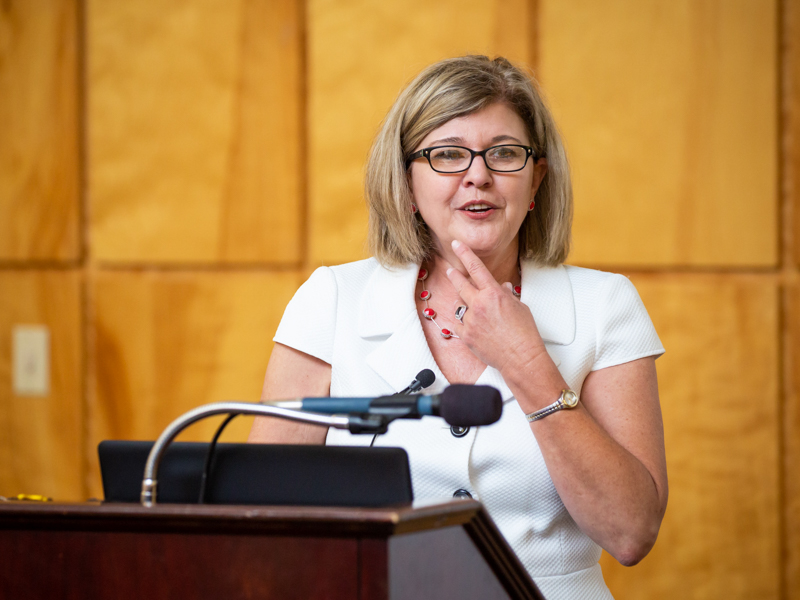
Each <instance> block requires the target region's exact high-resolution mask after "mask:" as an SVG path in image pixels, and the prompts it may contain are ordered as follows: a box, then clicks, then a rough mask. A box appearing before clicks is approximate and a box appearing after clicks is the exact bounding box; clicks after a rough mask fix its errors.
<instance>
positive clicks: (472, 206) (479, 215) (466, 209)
mask: <svg viewBox="0 0 800 600" xmlns="http://www.w3.org/2000/svg"><path fill="white" fill-rule="evenodd" d="M458 210H459V211H460V212H462V213H464V214H465V215H466V216H468V217H469V218H470V219H473V220H481V219H487V218H489V216H491V215H492V214H493V213H494V211H495V210H497V207H495V206H494V205H493V204H489V203H487V202H470V203H469V204H465V205H464V206H462V207H461V208H460V209H458Z"/></svg>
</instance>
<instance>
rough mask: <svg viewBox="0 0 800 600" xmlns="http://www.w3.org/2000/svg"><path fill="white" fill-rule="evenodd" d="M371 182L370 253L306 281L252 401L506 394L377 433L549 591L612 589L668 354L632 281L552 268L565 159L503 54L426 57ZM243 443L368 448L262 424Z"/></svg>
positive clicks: (649, 533)
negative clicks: (427, 377) (459, 391)
mask: <svg viewBox="0 0 800 600" xmlns="http://www.w3.org/2000/svg"><path fill="white" fill-rule="evenodd" d="M366 194H367V200H368V204H369V209H370V232H369V237H370V243H371V247H372V251H373V253H374V258H371V259H368V260H365V261H359V262H356V263H351V264H346V265H340V266H338V267H332V268H321V269H318V270H317V271H316V272H315V273H314V274H313V275H312V276H311V278H310V279H309V280H308V281H307V282H306V283H305V284H304V285H303V286H302V287H301V288H300V290H299V291H298V292H297V294H296V296H295V298H294V299H293V300H292V302H291V303H290V304H289V306H288V307H287V309H286V313H285V314H284V318H283V321H282V322H281V325H280V327H279V329H278V332H277V334H276V336H275V341H276V342H277V343H276V345H275V349H274V350H273V353H272V357H271V359H270V363H269V366H268V369H267V374H266V379H265V384H264V398H288V397H297V396H325V395H329V394H330V395H332V396H371V395H378V394H390V393H393V392H396V391H399V390H401V389H402V388H404V387H405V386H406V385H407V384H408V383H409V382H410V381H411V380H412V379H413V377H414V375H415V374H416V373H417V372H418V371H420V370H421V369H424V368H430V369H432V370H433V371H434V373H435V374H436V382H435V383H434V385H433V386H432V387H431V388H429V390H428V391H429V392H431V393H436V392H438V391H441V389H443V388H444V387H445V386H446V385H448V384H449V383H456V382H458V383H478V384H486V385H492V386H494V387H496V388H498V389H499V390H500V391H501V393H502V395H503V400H504V407H503V415H502V418H501V419H500V421H499V422H498V423H496V424H494V425H492V426H488V427H480V428H472V429H471V430H469V431H467V432H464V431H461V430H455V429H454V430H452V431H451V430H450V429H448V428H447V426H446V425H445V424H443V422H442V421H441V420H440V419H436V418H425V419H423V420H422V421H421V422H412V421H406V422H395V423H393V424H392V425H391V427H390V429H389V432H388V433H387V434H386V435H383V436H380V437H379V438H378V439H377V442H376V444H378V445H387V446H401V447H404V448H405V449H406V450H407V451H408V453H409V458H410V462H411V469H412V479H413V486H414V494H415V498H416V499H446V498H450V497H452V496H453V495H456V496H464V495H471V496H472V497H474V498H477V499H479V500H480V501H481V502H483V503H484V505H485V506H486V507H487V510H488V511H489V513H490V514H491V515H492V517H493V518H494V520H495V521H496V523H497V525H498V527H499V529H500V530H501V531H502V533H503V534H504V535H505V537H506V539H507V540H508V541H509V543H510V544H511V545H512V547H513V548H514V550H515V551H516V552H517V554H518V555H519V557H520V559H521V560H522V562H523V564H525V566H526V568H527V569H528V570H529V571H530V573H531V575H532V576H533V577H534V579H535V581H536V582H537V584H538V585H539V587H540V588H541V589H542V591H543V593H544V594H545V596H546V597H547V598H610V597H611V595H610V593H609V592H608V589H607V588H606V586H605V583H604V582H603V578H602V573H601V571H600V567H599V565H598V559H599V557H600V548H601V547H602V548H605V549H606V550H607V551H608V552H609V553H610V554H612V555H613V556H614V557H615V558H616V559H617V560H619V561H620V562H621V563H623V564H625V565H632V564H635V563H637V562H638V561H639V560H641V559H642V558H643V557H644V556H645V555H646V554H647V553H648V551H649V550H650V548H651V547H652V545H653V543H654V542H655V539H656V536H657V534H658V529H659V526H660V524H661V519H662V517H663V514H664V510H665V508H666V503H667V476H666V461H665V456H664V443H663V431H662V423H661V413H660V408H659V401H658V386H657V383H656V370H655V358H656V357H657V356H659V355H660V354H662V353H663V348H662V347H661V343H660V342H659V339H658V336H657V335H656V333H655V330H654V329H653V326H652V323H651V322H650V319H649V317H648V316H647V312H646V310H645V309H644V306H643V305H642V303H641V301H640V300H639V297H638V295H637V293H636V291H635V289H634V288H633V286H632V285H631V284H630V282H628V280H627V279H626V278H624V277H622V276H620V275H612V274H608V273H602V272H599V271H592V270H588V269H580V268H575V267H567V266H564V265H563V264H562V263H563V261H564V260H565V259H566V256H567V253H568V246H569V228H570V223H571V214H572V197H571V186H570V180H569V171H568V166H567V162H566V158H565V155H564V150H563V147H562V144H561V141H560V139H559V136H558V133H557V131H556V128H555V125H554V123H553V121H552V118H551V117H550V114H549V113H548V111H547V109H546V107H545V106H544V103H543V102H542V100H541V98H540V96H539V93H538V92H537V90H536V88H535V87H534V85H533V84H532V83H531V81H530V80H529V79H528V78H527V77H526V76H525V75H524V74H523V73H522V72H521V71H519V70H518V69H516V68H515V67H513V66H512V65H511V64H510V63H509V62H508V61H506V60H505V59H502V58H498V59H495V60H493V61H490V60H489V59H488V58H486V57H480V56H468V57H463V58H456V59H450V60H445V61H442V62H440V63H437V64H435V65H433V66H431V67H429V68H427V69H426V70H425V71H423V72H422V73H421V74H420V75H419V76H418V77H417V78H416V79H415V80H414V81H413V82H412V83H411V84H410V85H409V87H408V88H407V89H406V90H405V91H404V92H402V93H401V95H400V96H399V98H398V99H397V101H396V102H395V104H394V106H393V107H392V109H391V110H390V112H389V114H388V116H387V117H386V119H385V121H384V123H383V125H382V127H381V130H380V132H379V134H378V136H377V139H376V141H375V143H374V145H373V148H372V152H371V155H370V159H369V164H368V167H367V182H366ZM464 307H466V308H464ZM578 399H579V400H578ZM576 401H577V404H576ZM573 405H574V406H573ZM526 417H527V418H526ZM326 436H327V437H326ZM251 439H252V440H254V441H262V442H284V443H286V442H289V443H315V444H321V443H325V442H326V440H327V443H329V444H368V443H369V441H370V439H369V438H368V437H367V438H366V439H364V438H363V437H359V436H351V435H350V434H349V433H347V432H342V431H338V430H336V431H333V430H331V431H330V432H327V431H326V430H324V429H320V428H318V427H314V426H308V425H301V424H290V423H286V422H273V421H270V420H258V421H257V422H256V423H255V424H254V426H253V431H252V433H251Z"/></svg>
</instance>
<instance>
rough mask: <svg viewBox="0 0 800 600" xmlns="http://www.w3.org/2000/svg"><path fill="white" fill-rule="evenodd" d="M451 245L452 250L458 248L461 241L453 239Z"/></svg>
mask: <svg viewBox="0 0 800 600" xmlns="http://www.w3.org/2000/svg"><path fill="white" fill-rule="evenodd" d="M451 246H453V249H454V250H458V248H459V247H460V246H461V242H459V241H458V240H453V242H452V243H451Z"/></svg>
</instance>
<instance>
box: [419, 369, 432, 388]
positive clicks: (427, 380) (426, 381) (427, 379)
mask: <svg viewBox="0 0 800 600" xmlns="http://www.w3.org/2000/svg"><path fill="white" fill-rule="evenodd" d="M435 380H436V375H434V374H433V371H431V370H430V369H422V371H420V372H419V373H417V381H419V382H420V384H421V385H420V388H423V389H424V388H426V387H430V386H431V385H433V382H434V381H435Z"/></svg>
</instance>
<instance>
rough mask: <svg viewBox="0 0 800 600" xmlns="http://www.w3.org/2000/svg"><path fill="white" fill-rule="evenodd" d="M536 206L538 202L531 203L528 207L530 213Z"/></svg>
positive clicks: (532, 201)
mask: <svg viewBox="0 0 800 600" xmlns="http://www.w3.org/2000/svg"><path fill="white" fill-rule="evenodd" d="M534 206H536V200H531V203H530V205H529V206H528V212H531V211H532V210H533V207H534Z"/></svg>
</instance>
